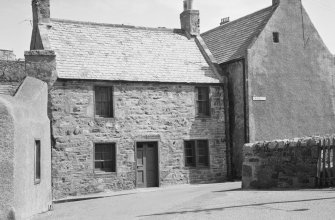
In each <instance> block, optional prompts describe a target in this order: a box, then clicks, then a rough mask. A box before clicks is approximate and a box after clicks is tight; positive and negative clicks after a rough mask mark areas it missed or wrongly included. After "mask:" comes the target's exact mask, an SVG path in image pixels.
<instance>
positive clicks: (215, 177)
mask: <svg viewBox="0 0 335 220" xmlns="http://www.w3.org/2000/svg"><path fill="white" fill-rule="evenodd" d="M96 85H99V86H101V85H102V86H106V85H107V86H113V90H114V95H113V97H114V108H115V111H114V118H108V119H106V118H105V119H103V118H95V117H94V86H96ZM195 86H196V84H176V83H174V84H171V83H140V82H134V83H130V82H129V83H121V82H120V83H117V82H93V81H79V80H63V81H61V80H58V81H57V82H56V83H55V84H54V86H53V87H52V89H51V91H50V100H49V102H50V114H51V118H52V139H53V150H52V178H53V195H54V199H60V198H64V197H67V196H75V195H81V194H87V193H93V192H102V191H107V190H122V189H132V188H135V187H136V185H135V184H136V183H135V170H136V162H135V144H134V143H135V141H136V140H145V139H148V138H149V139H150V137H153V136H154V137H156V138H158V139H159V158H160V159H159V176H160V186H166V185H170V184H185V183H209V182H220V181H224V180H225V178H226V139H225V122H224V100H223V97H224V95H223V88H222V86H221V85H220V84H216V85H211V86H210V99H211V104H210V107H211V117H208V118H197V117H196V116H195V111H196V108H195V105H196V101H195ZM190 139H207V140H208V141H209V155H210V160H209V161H210V166H209V167H208V168H201V169H200V168H187V167H185V165H184V164H185V163H184V140H190ZM95 142H99V143H100V142H114V143H116V147H117V172H116V173H111V174H108V175H97V174H94V172H93V170H94V169H93V144H94V143H95Z"/></svg>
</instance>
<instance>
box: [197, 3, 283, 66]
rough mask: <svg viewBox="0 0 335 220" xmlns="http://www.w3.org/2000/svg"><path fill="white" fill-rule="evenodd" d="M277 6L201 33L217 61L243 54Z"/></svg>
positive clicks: (224, 60) (226, 60)
mask: <svg viewBox="0 0 335 220" xmlns="http://www.w3.org/2000/svg"><path fill="white" fill-rule="evenodd" d="M276 7H277V6H271V7H268V8H265V9H262V10H260V11H257V12H255V13H253V14H250V15H247V16H245V17H242V18H239V19H237V20H234V21H231V22H229V23H226V24H224V25H221V26H219V27H217V28H214V29H212V30H209V31H207V32H205V33H203V34H201V36H202V38H203V39H204V41H205V43H206V45H207V47H208V48H209V50H210V51H211V52H212V54H213V56H214V57H215V58H216V60H217V61H218V63H225V62H228V61H231V60H234V59H238V58H241V57H243V56H244V55H245V52H246V50H247V49H248V47H249V45H250V44H251V43H252V42H253V40H254V39H255V37H257V36H258V35H259V34H260V32H261V31H262V30H263V28H264V26H265V25H266V23H267V22H268V21H269V19H270V17H271V15H272V14H273V12H274V11H275V9H276Z"/></svg>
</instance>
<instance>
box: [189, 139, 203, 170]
mask: <svg viewBox="0 0 335 220" xmlns="http://www.w3.org/2000/svg"><path fill="white" fill-rule="evenodd" d="M184 148H185V166H187V167H199V166H200V167H207V166H209V153H208V140H190V141H185V147H184Z"/></svg>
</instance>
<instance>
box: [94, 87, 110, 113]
mask: <svg viewBox="0 0 335 220" xmlns="http://www.w3.org/2000/svg"><path fill="white" fill-rule="evenodd" d="M95 115H97V116H99V117H108V118H113V116H114V115H113V88H112V87H95Z"/></svg>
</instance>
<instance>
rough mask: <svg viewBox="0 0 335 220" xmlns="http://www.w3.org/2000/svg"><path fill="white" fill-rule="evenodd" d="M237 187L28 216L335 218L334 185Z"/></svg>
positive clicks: (177, 189) (145, 192) (81, 204)
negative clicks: (270, 188)
mask: <svg viewBox="0 0 335 220" xmlns="http://www.w3.org/2000/svg"><path fill="white" fill-rule="evenodd" d="M240 186H241V183H240V182H233V183H219V184H206V185H182V186H172V187H167V188H151V189H136V190H131V191H123V192H118V193H111V194H108V195H107V196H108V197H104V198H96V199H89V200H81V201H75V202H66V203H59V204H55V205H54V210H53V211H52V212H48V213H44V214H40V215H37V216H35V218H33V220H45V219H51V220H56V219H57V220H58V219H59V220H61V219H65V220H76V219H78V220H79V219H80V220H100V219H107V220H109V219H113V220H115V219H125V220H130V219H150V220H153V219H174V220H175V219H189V220H194V219H206V220H207V219H255V220H261V219H266V220H268V219H271V220H275V219H285V220H286V219H294V220H297V219H304V220H306V219H320V220H321V219H322V220H325V219H335V189H334V190H333V189H315V190H290V191H254V190H253V191H242V190H241V189H240ZM104 195H105V196H106V194H104Z"/></svg>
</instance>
